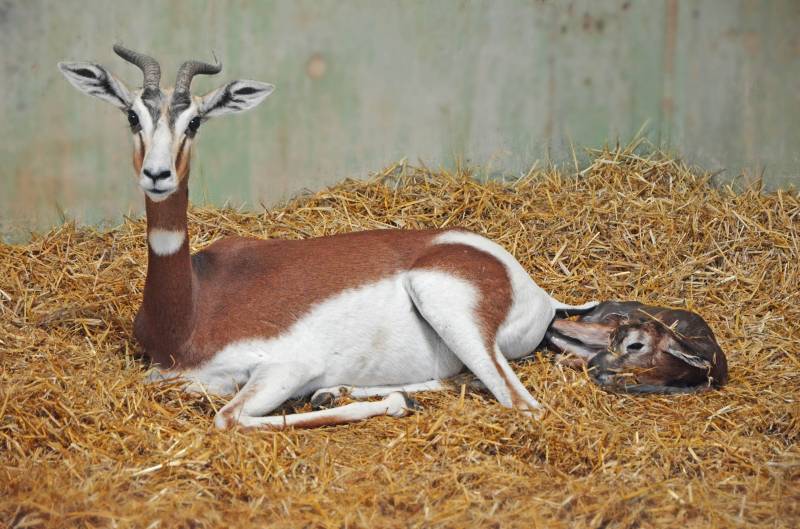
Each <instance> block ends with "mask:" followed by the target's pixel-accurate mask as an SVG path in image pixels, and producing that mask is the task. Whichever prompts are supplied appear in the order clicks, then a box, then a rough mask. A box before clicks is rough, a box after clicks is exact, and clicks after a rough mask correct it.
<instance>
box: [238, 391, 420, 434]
mask: <svg viewBox="0 0 800 529" xmlns="http://www.w3.org/2000/svg"><path fill="white" fill-rule="evenodd" d="M408 413H409V410H408V406H407V404H406V398H405V396H404V395H403V394H402V393H399V392H395V393H391V394H389V395H388V396H387V397H385V398H384V399H383V400H379V401H376V402H354V403H351V404H347V405H345V406H340V407H338V408H331V409H328V410H320V411H312V412H308V413H295V414H293V415H284V416H272V417H250V416H242V417H239V420H238V422H239V424H241V425H242V426H244V427H246V428H273V429H278V430H282V429H284V428H318V427H320V426H333V425H336V424H347V423H351V422H357V421H363V420H364V419H369V418H370V417H376V416H380V415H388V416H390V417H404V416H405V415H408Z"/></svg>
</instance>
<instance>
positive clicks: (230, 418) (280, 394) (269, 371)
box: [214, 363, 319, 429]
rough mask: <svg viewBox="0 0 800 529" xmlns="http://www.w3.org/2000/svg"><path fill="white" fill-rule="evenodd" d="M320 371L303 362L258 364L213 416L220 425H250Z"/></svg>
mask: <svg viewBox="0 0 800 529" xmlns="http://www.w3.org/2000/svg"><path fill="white" fill-rule="evenodd" d="M318 376H319V373H317V372H316V371H313V370H312V369H311V368H309V367H308V366H306V365H304V364H299V363H286V364H262V365H259V366H258V367H256V368H255V370H254V371H253V372H252V374H251V375H250V378H249V379H248V380H247V383H246V384H245V385H244V387H243V388H242V389H241V390H239V392H238V393H237V394H236V395H235V396H234V397H233V398H232V399H231V401H230V402H228V404H226V405H225V406H223V407H222V409H220V410H219V412H217V415H216V417H214V425H215V426H216V427H217V428H221V429H225V428H230V427H231V426H233V425H234V424H241V425H243V426H248V425H250V423H251V421H252V420H253V419H254V418H262V417H263V416H264V415H266V414H267V413H269V412H271V411H272V410H274V409H275V408H277V407H278V406H280V405H281V404H283V403H284V402H286V401H287V400H289V399H290V398H292V397H294V396H297V395H298V394H300V393H302V391H303V388H304V387H306V386H308V384H310V383H311V382H312V381H313V380H314V379H315V378H317V377H318Z"/></svg>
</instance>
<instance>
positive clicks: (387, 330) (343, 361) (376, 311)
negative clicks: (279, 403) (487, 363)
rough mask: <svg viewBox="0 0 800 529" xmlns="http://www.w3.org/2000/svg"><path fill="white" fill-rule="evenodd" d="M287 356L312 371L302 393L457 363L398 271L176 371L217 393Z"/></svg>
mask: <svg viewBox="0 0 800 529" xmlns="http://www.w3.org/2000/svg"><path fill="white" fill-rule="evenodd" d="M287 362H291V363H293V364H297V365H298V369H306V370H308V371H309V372H311V373H314V374H316V377H315V378H314V379H313V381H312V382H310V383H309V384H308V385H307V386H306V387H304V388H303V390H302V391H301V392H300V393H302V394H307V393H311V392H313V391H315V390H316V389H319V388H323V387H330V386H335V385H340V384H345V385H354V386H374V385H391V384H408V383H414V382H425V381H428V380H434V379H441V378H446V377H450V376H453V375H455V374H456V373H458V372H459V371H460V370H461V369H462V367H463V364H462V363H461V362H460V361H459V360H458V358H456V356H455V355H454V354H453V353H452V352H451V351H450V350H449V349H448V348H447V346H446V345H445V344H444V343H443V342H442V340H441V338H439V336H438V335H437V334H436V333H435V332H434V331H433V329H431V328H430V326H429V325H428V324H427V323H426V322H425V321H424V320H423V319H422V318H421V316H420V315H419V313H418V312H417V311H416V309H415V307H414V305H413V303H412V301H411V299H410V297H409V295H408V293H407V292H406V290H405V288H404V286H403V274H402V273H400V274H397V275H395V276H392V277H390V278H387V279H384V280H381V281H378V282H375V283H372V284H369V285H365V286H363V287H360V288H357V289H352V290H347V291H345V292H342V293H340V294H338V295H337V296H335V297H333V298H331V299H328V300H326V301H324V302H322V303H320V304H318V305H316V306H315V307H314V308H312V309H311V310H310V311H309V312H308V313H307V314H306V315H304V316H303V317H302V318H301V319H300V320H298V321H297V322H296V323H295V324H294V325H292V327H290V328H289V329H288V330H287V331H286V332H284V333H282V334H281V335H279V336H277V337H275V338H270V339H266V340H264V339H257V338H256V339H248V340H242V341H238V342H235V343H232V344H230V345H227V346H226V347H224V348H223V349H222V350H221V351H220V352H219V353H218V354H216V355H215V356H214V358H213V359H211V360H210V361H209V362H208V363H206V364H204V365H203V366H202V367H200V368H197V369H193V370H191V371H187V372H185V373H182V376H183V377H185V378H188V379H189V380H192V381H193V382H196V383H199V384H200V385H202V386H203V387H204V388H205V389H206V390H207V391H209V392H212V393H220V394H225V393H232V392H234V391H236V389H237V387H241V386H242V385H243V384H244V383H245V382H246V381H247V379H248V377H249V373H250V372H251V371H252V370H253V369H254V368H255V367H256V366H257V365H259V364H282V363H287Z"/></svg>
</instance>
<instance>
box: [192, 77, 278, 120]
mask: <svg viewBox="0 0 800 529" xmlns="http://www.w3.org/2000/svg"><path fill="white" fill-rule="evenodd" d="M273 90H275V87H274V86H272V85H271V84H267V83H261V82H259V81H245V80H239V81H232V82H230V83H228V84H226V85H225V86H223V87H220V88H217V89H216V90H214V91H213V92H209V93H208V94H206V95H204V96H203V98H202V100H201V102H200V115H201V116H203V117H204V118H211V117H216V116H223V115H225V114H231V113H234V112H244V111H245V110H250V109H251V108H253V107H255V106H257V105H258V104H259V103H261V102H262V101H264V98H266V97H267V96H268V95H270V94H271V93H272V91H273Z"/></svg>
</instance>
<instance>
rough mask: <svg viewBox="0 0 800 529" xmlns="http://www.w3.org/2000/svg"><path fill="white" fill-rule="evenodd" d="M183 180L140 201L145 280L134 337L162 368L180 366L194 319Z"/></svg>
mask: <svg viewBox="0 0 800 529" xmlns="http://www.w3.org/2000/svg"><path fill="white" fill-rule="evenodd" d="M187 180H188V178H184V179H183V182H182V183H181V185H180V187H179V188H178V189H177V190H176V191H175V192H174V193H173V194H172V195H171V196H169V197H168V198H167V199H165V200H163V201H161V202H154V201H152V200H151V199H150V198H146V199H145V200H146V211H147V243H148V258H147V278H146V279H145V285H144V301H143V303H142V308H141V311H140V315H139V319H140V320H141V321H137V329H136V332H137V337H138V338H139V339H140V341H142V343H143V345H144V346H145V348H146V350H147V353H148V355H149V356H150V358H151V359H152V360H153V361H155V362H158V363H159V364H161V365H162V366H164V367H170V366H172V365H175V364H180V361H181V355H182V353H184V352H185V351H184V349H185V347H186V344H187V342H188V340H189V339H190V337H191V335H192V331H193V329H194V320H195V312H196V311H195V302H194V297H195V296H194V294H195V292H194V290H195V282H196V280H195V277H194V273H193V271H192V263H191V257H190V255H189V237H188V231H187V208H188V205H189V191H188V185H187Z"/></svg>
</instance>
